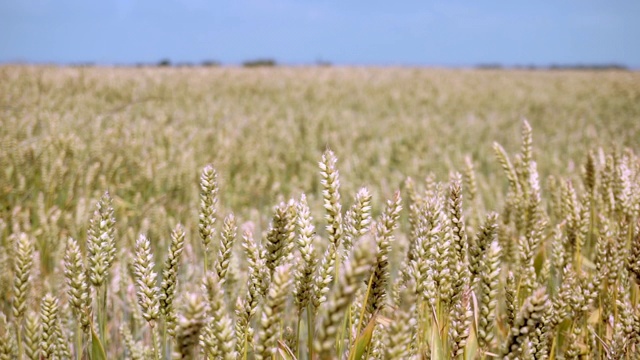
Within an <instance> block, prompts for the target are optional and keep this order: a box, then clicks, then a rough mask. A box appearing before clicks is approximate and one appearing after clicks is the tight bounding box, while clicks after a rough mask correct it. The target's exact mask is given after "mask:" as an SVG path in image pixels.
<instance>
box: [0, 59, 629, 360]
mask: <svg viewBox="0 0 640 360" xmlns="http://www.w3.org/2000/svg"><path fill="white" fill-rule="evenodd" d="M0 125H1V126H0V169H1V171H0V359H16V358H17V359H67V358H68V359H154V360H158V359H203V358H205V359H267V358H268V359H349V360H351V359H490V358H504V359H640V356H639V355H638V354H640V299H639V287H638V284H640V222H639V217H638V215H639V214H640V158H639V157H638V155H636V154H638V152H640V143H639V142H638V139H640V73H637V72H628V71H600V72H588V71H524V70H463V69H458V70H452V69H418V68H415V69H412V68H358V67H353V68H350V67H324V68H314V67H298V68H295V67H276V68H251V69H247V68H234V67H219V68H152V67H148V68H107V67H105V68H73V67H48V66H16V65H5V66H0Z"/></svg>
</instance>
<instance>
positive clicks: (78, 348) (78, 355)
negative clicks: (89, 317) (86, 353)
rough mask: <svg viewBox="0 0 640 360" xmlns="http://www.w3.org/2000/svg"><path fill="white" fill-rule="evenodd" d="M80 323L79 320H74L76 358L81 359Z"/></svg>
mask: <svg viewBox="0 0 640 360" xmlns="http://www.w3.org/2000/svg"><path fill="white" fill-rule="evenodd" d="M82 334H83V332H82V324H80V322H79V321H77V322H76V334H75V341H76V349H75V350H76V360H81V359H82Z"/></svg>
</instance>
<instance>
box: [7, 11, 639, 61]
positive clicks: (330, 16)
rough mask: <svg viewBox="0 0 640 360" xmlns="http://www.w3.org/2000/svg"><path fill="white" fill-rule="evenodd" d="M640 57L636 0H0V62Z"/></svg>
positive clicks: (635, 59)
mask: <svg viewBox="0 0 640 360" xmlns="http://www.w3.org/2000/svg"><path fill="white" fill-rule="evenodd" d="M163 58H167V59H170V60H171V61H172V62H174V63H175V62H196V63H197V62H201V61H202V60H217V61H220V62H222V63H224V64H237V63H241V62H242V61H244V60H249V59H256V58H273V59H275V60H277V61H278V62H279V63H286V64H312V63H314V62H316V61H317V60H325V61H330V62H332V63H334V64H354V65H437V66H467V65H474V64H478V63H502V64H505V65H526V64H537V65H548V64H552V63H555V64H576V63H582V64H594V63H599V64H602V63H619V64H624V65H627V66H631V67H634V68H640V1H638V0H601V1H596V0H529V1H525V0H504V1H482V0H476V1H471V0H469V1H460V0H449V1H428V0H410V1H389V0H386V1H379V0H366V1H364V0H356V1H349V0H275V1H266V0H228V1H214V0H210V1H206V0H156V1H152V0H146V1H143V0H138V1H136V0H116V1H107V0H0V62H14V61H20V62H54V63H78V62H95V63H99V64H132V63H137V62H157V61H158V60H160V59H163Z"/></svg>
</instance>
